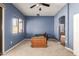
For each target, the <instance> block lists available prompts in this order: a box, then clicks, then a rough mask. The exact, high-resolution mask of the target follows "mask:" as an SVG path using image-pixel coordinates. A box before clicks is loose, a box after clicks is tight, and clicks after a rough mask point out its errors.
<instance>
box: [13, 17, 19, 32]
mask: <svg viewBox="0 0 79 59" xmlns="http://www.w3.org/2000/svg"><path fill="white" fill-rule="evenodd" d="M12 33H18V19H17V18H13V20H12Z"/></svg>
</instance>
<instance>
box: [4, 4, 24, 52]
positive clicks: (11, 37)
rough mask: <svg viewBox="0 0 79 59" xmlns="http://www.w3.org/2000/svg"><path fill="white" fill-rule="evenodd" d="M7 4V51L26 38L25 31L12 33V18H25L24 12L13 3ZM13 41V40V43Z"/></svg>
mask: <svg viewBox="0 0 79 59" xmlns="http://www.w3.org/2000/svg"><path fill="white" fill-rule="evenodd" d="M4 5H5V51H6V50H8V49H9V48H11V47H12V46H14V45H15V44H16V43H18V42H20V41H21V40H23V39H24V35H25V33H18V34H12V19H13V18H17V17H19V18H22V19H23V20H24V19H25V18H24V16H23V15H22V13H21V12H20V11H19V10H17V9H16V8H15V7H14V6H13V5H12V4H9V3H8V4H4ZM11 41H12V42H13V43H12V44H11Z"/></svg>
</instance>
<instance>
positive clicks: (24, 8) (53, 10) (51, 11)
mask: <svg viewBox="0 0 79 59" xmlns="http://www.w3.org/2000/svg"><path fill="white" fill-rule="evenodd" d="M34 4H37V3H13V5H14V6H15V7H16V8H17V9H18V10H20V11H21V12H22V13H23V14H24V15H25V16H37V14H40V16H54V15H56V14H57V12H59V11H60V10H61V9H62V8H63V7H64V6H65V5H66V3H48V4H50V7H46V6H42V5H40V6H36V7H34V8H30V7H31V6H32V5H34ZM40 7H41V9H42V10H41V11H39V8H40Z"/></svg>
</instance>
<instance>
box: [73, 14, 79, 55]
mask: <svg viewBox="0 0 79 59" xmlns="http://www.w3.org/2000/svg"><path fill="white" fill-rule="evenodd" d="M73 51H74V54H75V55H78V56H79V14H75V15H74V16H73Z"/></svg>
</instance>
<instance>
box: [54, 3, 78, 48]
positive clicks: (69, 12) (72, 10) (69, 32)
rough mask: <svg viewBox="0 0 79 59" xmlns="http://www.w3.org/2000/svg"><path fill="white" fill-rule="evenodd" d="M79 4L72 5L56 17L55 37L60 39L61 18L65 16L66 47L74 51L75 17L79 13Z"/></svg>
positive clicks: (63, 9)
mask: <svg viewBox="0 0 79 59" xmlns="http://www.w3.org/2000/svg"><path fill="white" fill-rule="evenodd" d="M78 6H79V3H70V4H67V5H66V6H64V8H62V9H61V11H59V13H57V15H55V16H54V35H55V37H56V38H57V39H59V29H58V26H59V18H60V17H61V16H65V27H66V28H65V32H66V40H65V42H66V46H67V47H68V48H71V49H73V16H74V15H75V14H78V13H79V8H78Z"/></svg>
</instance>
